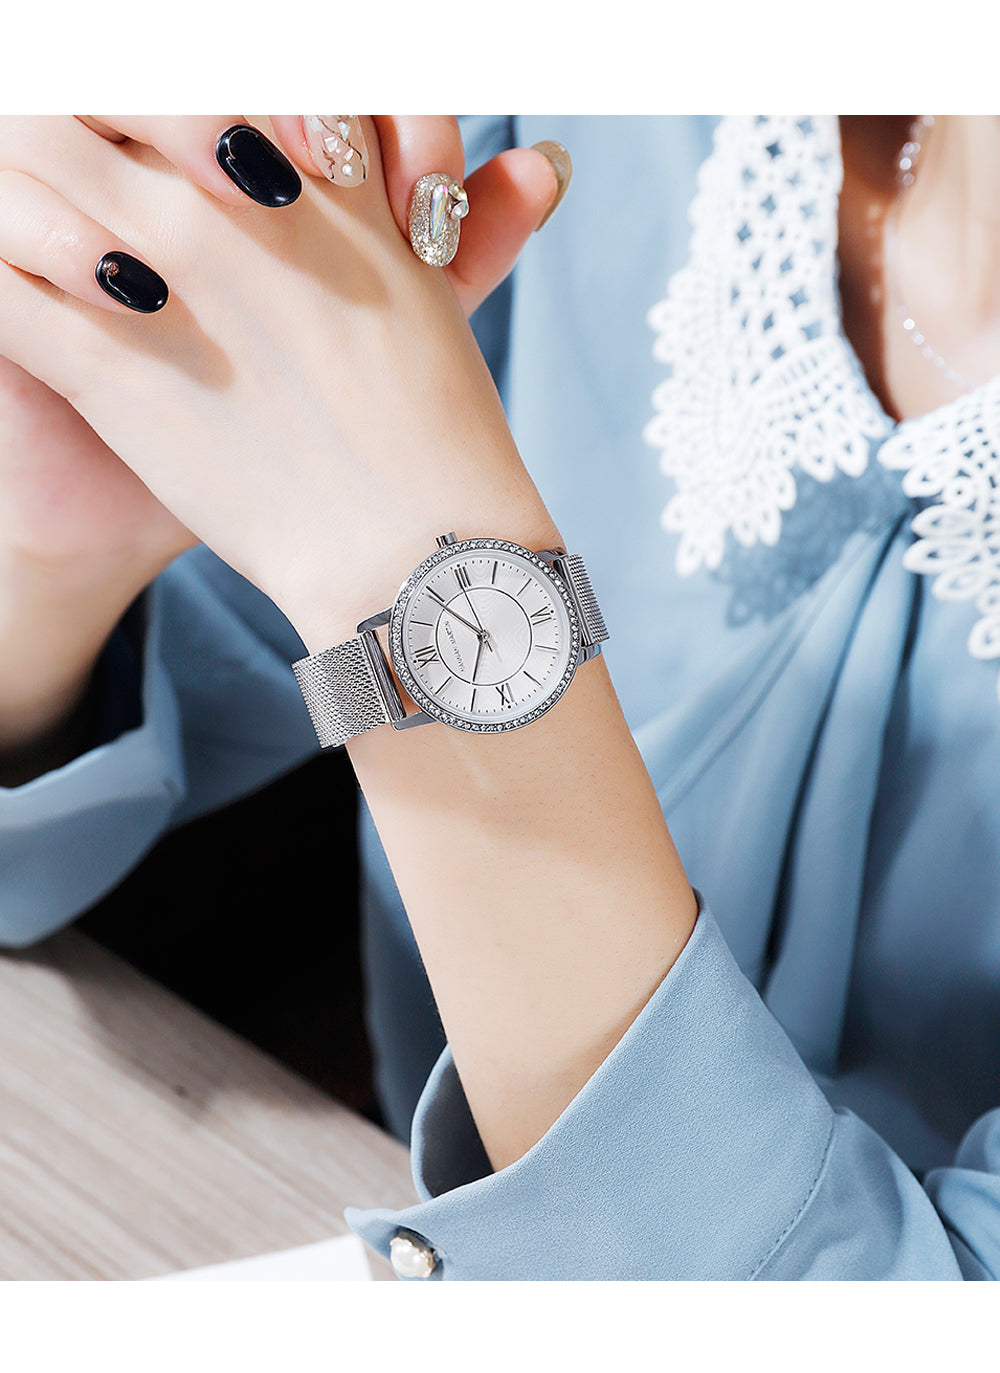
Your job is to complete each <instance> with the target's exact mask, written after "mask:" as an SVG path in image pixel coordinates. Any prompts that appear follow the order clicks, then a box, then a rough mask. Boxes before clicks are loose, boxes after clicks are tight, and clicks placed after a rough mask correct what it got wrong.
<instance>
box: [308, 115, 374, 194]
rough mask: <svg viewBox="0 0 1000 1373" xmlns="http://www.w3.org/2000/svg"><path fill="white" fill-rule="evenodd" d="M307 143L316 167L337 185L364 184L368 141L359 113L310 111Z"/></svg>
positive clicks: (366, 172)
mask: <svg viewBox="0 0 1000 1373" xmlns="http://www.w3.org/2000/svg"><path fill="white" fill-rule="evenodd" d="M302 124H303V128H304V130H305V135H306V142H307V143H308V144H309V151H310V152H311V153H312V155H313V160H314V161H315V163H316V166H317V167H318V168H319V169H320V171H321V172H322V173H323V175H324V176H325V177H327V178H328V179H329V180H330V181H332V182H333V184H334V185H335V186H360V185H361V183H362V181H364V179H365V177H366V176H367V175H368V144H367V143H366V142H365V134H364V130H363V129H362V127H361V119H360V117H359V116H358V115H356V114H307V115H303V118H302Z"/></svg>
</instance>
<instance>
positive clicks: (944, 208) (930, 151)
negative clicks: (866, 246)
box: [898, 115, 1000, 327]
mask: <svg viewBox="0 0 1000 1373" xmlns="http://www.w3.org/2000/svg"><path fill="white" fill-rule="evenodd" d="M918 137H920V142H921V144H922V147H921V150H920V153H919V155H918V161H917V165H916V167H915V174H914V182H913V185H912V186H909V187H907V188H905V189H903V190H902V192H901V194H900V201H899V221H898V222H899V231H900V235H901V237H902V238H903V239H904V241H905V242H906V244H907V245H910V246H911V247H913V248H916V249H917V250H918V251H919V253H920V256H921V257H925V258H927V259H929V260H931V261H933V262H935V264H936V267H937V270H938V271H939V273H940V279H941V288H942V291H947V292H948V293H949V294H952V293H954V298H957V299H960V300H961V301H962V302H963V304H964V307H965V310H966V317H967V319H968V320H969V323H970V324H973V325H974V326H979V327H989V326H990V325H997V324H998V323H1000V251H998V250H1000V119H997V118H995V117H993V116H989V115H986V116H981V115H940V116H938V117H936V118H935V120H934V124H933V126H932V127H931V128H929V129H925V130H923V133H922V136H921V135H918Z"/></svg>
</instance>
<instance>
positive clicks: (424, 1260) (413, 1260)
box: [389, 1230, 438, 1278]
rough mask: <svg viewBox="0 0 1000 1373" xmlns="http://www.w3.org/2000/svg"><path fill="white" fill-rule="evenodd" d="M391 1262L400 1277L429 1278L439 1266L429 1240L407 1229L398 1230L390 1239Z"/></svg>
mask: <svg viewBox="0 0 1000 1373" xmlns="http://www.w3.org/2000/svg"><path fill="white" fill-rule="evenodd" d="M389 1262H390V1263H391V1264H392V1267H393V1270H394V1272H395V1273H396V1276H397V1277H400V1278H429V1277H430V1275H431V1274H432V1273H433V1272H434V1269H435V1268H436V1267H437V1266H438V1261H437V1256H436V1255H435V1253H434V1250H433V1249H432V1248H431V1246H430V1245H429V1244H428V1243H427V1241H426V1240H422V1239H421V1238H420V1236H419V1235H414V1234H412V1233H411V1232H408V1231H406V1230H398V1231H397V1232H396V1234H395V1235H393V1237H392V1239H391V1240H390V1241H389Z"/></svg>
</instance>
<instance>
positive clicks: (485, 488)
mask: <svg viewBox="0 0 1000 1373" xmlns="http://www.w3.org/2000/svg"><path fill="white" fill-rule="evenodd" d="M99 120H100V123H101V125H102V127H103V128H105V129H107V128H109V127H113V126H114V125H115V124H116V123H123V122H124V121H114V120H112V119H111V118H109V117H105V116H100V117H99ZM228 122H229V121H228V120H227V119H226V118H225V117H222V118H220V119H219V120H215V121H207V122H206V123H204V125H203V122H202V121H201V120H200V119H199V120H196V121H193V122H188V121H185V122H184V127H183V129H180V130H178V127H177V125H178V122H177V121H161V122H159V123H157V122H155V121H143V122H142V123H143V126H142V127H141V128H140V127H138V125H137V124H130V125H128V126H127V127H126V128H125V129H120V130H119V132H122V133H126V134H139V133H142V134H143V135H144V136H145V137H146V138H148V139H150V141H151V142H152V141H156V142H158V143H159V144H161V145H163V147H165V148H167V149H168V150H169V151H170V153H171V154H172V156H173V158H174V159H176V162H184V163H185V164H186V165H187V166H188V168H189V170H190V169H192V168H193V166H194V162H195V161H196V160H197V159H196V158H195V156H194V154H193V153H192V151H191V148H192V146H193V145H196V144H198V140H199V139H200V138H202V137H203V136H204V135H205V134H206V132H207V129H208V127H209V125H211V127H212V128H213V130H214V127H215V124H217V123H221V124H223V125H224V126H225V125H227V124H228ZM12 124H13V125H14V128H13V129H12V128H11V127H10V125H8V128H7V130H6V137H5V139H4V142H5V143H6V147H5V148H4V149H0V152H2V154H3V162H5V163H6V167H5V169H4V170H0V186H2V190H3V194H2V197H0V205H2V209H0V257H3V258H4V259H6V261H7V262H9V263H11V267H10V268H9V269H6V270H4V271H2V272H0V351H2V352H3V353H5V354H6V355H7V356H8V357H10V358H11V359H13V360H14V361H16V362H17V363H18V364H19V365H20V366H22V367H24V368H25V369H26V370H27V371H29V372H30V373H31V374H32V375H34V376H35V377H37V378H39V379H40V380H41V381H43V382H44V383H45V384H47V385H48V386H50V387H51V388H52V389H54V390H56V391H57V392H58V393H59V394H60V395H63V396H66V397H67V398H68V399H69V400H70V401H71V403H72V404H73V405H74V407H75V408H76V409H77V410H78V411H79V412H80V413H81V414H82V415H83V416H84V417H85V418H86V419H87V420H88V421H89V422H90V423H91V424H92V426H93V427H94V429H95V430H96V431H97V432H98V433H99V434H100V435H101V437H102V438H103V439H104V441H105V442H106V443H107V444H108V445H109V446H110V447H111V448H113V450H114V451H115V452H116V453H118V454H119V455H120V456H121V457H122V458H123V459H124V460H125V461H126V462H127V463H128V465H129V466H130V467H131V468H132V469H133V471H135V472H136V474H137V475H138V476H139V477H140V478H141V479H142V481H143V482H144V483H145V485H146V486H147V487H148V488H149V490H150V491H151V492H152V493H153V494H154V495H155V496H156V497H157V498H158V499H159V500H160V501H162V503H164V504H165V505H166V506H167V507H168V508H170V509H171V510H172V511H173V512H174V515H175V517H176V518H177V519H178V520H179V521H180V522H181V524H182V525H183V526H184V527H186V528H190V529H192V530H193V532H194V533H195V534H196V535H197V536H199V537H202V538H204V539H205V541H206V542H208V543H209V544H210V545H211V546H212V547H214V548H215V549H216V551H218V552H219V553H220V554H221V555H222V556H223V557H224V558H226V560H227V561H229V562H231V563H232V564H233V565H234V566H236V567H237V568H238V569H239V570H241V571H243V572H245V573H246V575H248V576H249V577H250V578H251V580H253V581H255V582H256V583H257V584H258V585H259V586H261V587H262V588H263V589H264V590H265V591H266V592H268V594H270V595H271V596H272V597H273V598H274V599H275V600H276V601H277V602H278V604H279V605H282V606H283V608H285V609H286V611H287V612H288V613H289V614H290V615H291V618H292V619H293V622H295V623H297V625H298V626H299V628H300V631H301V632H304V633H307V634H310V633H312V632H313V628H314V626H315V630H316V632H317V633H318V634H319V635H320V638H323V637H325V635H326V632H327V624H328V623H329V619H328V617H329V613H330V612H329V607H330V606H331V605H337V606H339V607H340V608H341V609H342V611H343V614H342V615H337V616H336V619H337V625H338V629H339V628H340V627H341V626H346V627H347V628H353V625H352V624H348V621H349V620H351V618H352V617H353V616H354V615H355V612H356V611H359V612H362V613H367V612H368V610H370V609H371V608H372V607H371V605H370V601H369V597H370V596H371V595H373V594H374V595H376V599H384V598H385V597H389V598H390V599H391V593H392V592H393V591H394V589H395V586H396V584H397V583H398V580H399V578H400V576H401V575H402V574H403V572H405V571H406V570H407V567H408V565H409V563H410V562H411V561H414V560H416V559H417V558H418V557H419V555H420V554H421V553H422V552H423V551H424V550H425V549H426V547H427V546H428V541H429V540H432V539H433V535H434V533H436V532H440V531H441V530H442V529H444V528H446V527H450V525H451V523H454V522H455V518H456V516H462V517H463V518H464V517H468V518H470V519H472V520H473V521H475V520H478V519H480V518H482V519H484V520H487V521H488V522H489V524H490V525H492V524H493V522H494V520H495V518H496V516H497V514H499V516H500V518H506V508H510V519H511V527H513V528H515V529H516V528H517V526H518V524H519V523H520V522H521V521H523V520H524V519H525V518H526V520H527V528H526V529H525V531H524V532H525V534H526V536H528V535H531V536H534V535H535V534H536V531H537V530H538V528H539V527H540V526H542V525H544V526H546V527H549V526H548V521H547V520H546V519H545V517H544V514H543V512H542V510H541V506H540V502H538V501H537V497H535V496H534V492H533V488H532V487H531V485H530V482H528V481H527V478H526V476H525V474H524V472H523V469H522V468H521V465H520V462H519V459H518V458H517V455H516V452H515V450H514V448H513V444H512V442H511V440H510V437H509V433H508V431H507V428H506V424H505V421H504V419H503V414H502V410H501V408H500V406H499V403H498V400H497V398H496V395H495V392H494V391H493V388H492V384H491V383H490V380H489V378H488V375H487V373H486V370H485V367H484V365H483V363H482V359H481V358H480V356H479V354H478V350H477V349H476V348H475V345H474V343H473V341H472V339H471V335H470V334H469V332H468V330H467V327H466V325H465V322H464V319H463V315H462V308H461V306H460V305H459V302H458V300H457V299H456V296H455V293H454V291H453V289H452V286H451V284H450V281H449V279H448V278H447V277H446V276H445V274H444V273H442V272H440V271H438V270H435V269H431V268H428V267H426V266H425V265H424V264H422V263H420V262H419V261H418V260H417V259H416V257H415V256H414V254H413V253H412V251H411V250H410V247H409V244H408V243H407V242H406V240H405V239H404V238H403V236H402V234H401V232H400V228H399V222H398V220H399V209H398V207H396V206H394V205H393V204H392V203H391V202H390V199H389V191H388V187H387V183H386V181H385V179H384V177H383V172H382V163H381V158H380V153H379V135H378V131H377V130H376V127H375V125H374V124H372V123H367V125H366V128H367V137H368V142H369V146H370V149H371V162H370V171H369V176H368V178H367V180H366V181H365V183H364V184H363V185H362V186H360V187H359V188H357V189H353V190H349V191H345V190H341V189H340V188H338V187H334V186H330V185H329V184H327V183H325V182H320V180H319V178H318V176H313V177H312V178H311V179H309V178H307V180H306V183H305V186H304V189H303V191H302V194H301V197H300V198H297V199H296V200H295V202H294V203H292V204H288V205H285V206H284V207H282V208H264V207H263V206H261V205H259V204H254V203H253V202H252V201H251V200H250V199H249V198H248V197H247V196H246V195H245V194H243V192H241V191H238V190H237V189H236V187H235V186H231V185H227V186H226V187H224V188H223V189H222V192H221V193H220V190H219V187H218V186H217V185H213V186H212V187H211V193H210V194H206V193H205V189H207V188H203V187H202V185H201V182H205V181H207V180H208V179H209V178H208V174H207V173H206V172H205V170H204V164H205V162H206V160H207V157H206V150H205V148H204V146H203V145H199V147H198V157H199V158H200V159H201V162H200V164H199V171H198V175H199V178H200V181H199V184H194V183H193V181H192V180H190V179H189V178H188V177H186V176H180V175H178V168H177V165H176V162H175V161H171V162H168V161H167V160H166V159H165V157H164V156H163V155H162V154H161V153H160V152H158V151H157V150H156V149H154V148H152V147H149V146H145V145H142V144H139V143H137V142H135V141H130V142H128V143H126V144H125V145H124V146H123V147H118V146H116V145H115V144H113V143H112V142H110V141H108V140H107V139H106V138H105V137H103V136H101V135H100V134H97V133H95V132H94V131H93V130H91V129H89V128H87V127H85V126H84V125H83V124H82V123H80V122H79V121H75V120H56V121H52V122H50V123H47V124H44V126H43V127H40V121H37V120H22V121H12ZM396 127H397V140H396V145H395V147H396V150H397V152H396V154H394V155H395V156H396V162H397V164H398V165H401V166H405V165H406V158H407V157H410V158H411V159H412V158H414V157H415V156H416V154H415V153H414V151H413V149H414V147H416V146H418V144H415V143H414V141H413V137H414V135H413V131H412V129H411V130H410V131H409V133H407V129H406V126H405V125H402V124H401V125H400V126H396ZM429 127H432V131H433V132H434V133H435V137H436V138H437V139H438V140H439V143H438V147H437V148H436V149H435V153H436V155H437V156H438V157H440V158H441V159H442V161H443V164H444V165H440V164H439V166H438V167H435V168H433V169H434V170H439V169H440V170H445V171H448V172H452V171H453V170H455V171H456V172H457V173H458V174H460V171H461V169H460V165H459V159H460V145H459V143H458V135H457V129H456V128H455V126H454V125H453V124H451V123H450V122H449V121H432V123H431V126H429ZM216 136H217V135H216ZM449 139H451V140H453V141H454V146H453V147H452V148H451V150H450V152H449V149H448V147H446V146H445V143H446V142H447V140H449ZM186 140H190V142H189V141H186ZM211 150H212V145H211V140H210V147H209V150H208V151H209V152H211ZM293 152H295V155H296V159H297V160H299V159H300V158H301V157H303V156H304V154H303V153H302V151H301V150H298V151H296V150H294V149H293ZM513 160H514V161H515V162H516V161H518V160H520V162H521V163H524V162H525V160H527V161H528V162H529V163H530V164H531V166H532V167H533V168H534V171H533V172H532V173H531V176H530V177H529V178H528V180H529V181H530V180H531V178H532V177H534V178H535V180H536V182H537V183H538V186H539V187H541V186H542V185H543V184H544V183H545V181H547V182H548V186H549V191H550V192H552V191H553V189H554V184H555V183H554V178H553V177H552V173H551V170H549V169H547V166H546V163H545V159H543V158H541V157H540V155H539V154H537V153H533V152H530V151H523V152H522V153H520V154H518V155H516V156H515V157H514V159H513ZM510 165H512V155H507V163H505V164H504V166H505V168H506V169H507V170H506V171H505V172H504V174H503V175H501V174H500V172H499V169H498V168H494V170H493V171H492V172H491V173H490V175H491V176H492V177H493V183H492V184H493V186H494V193H495V196H496V197H499V199H500V200H502V199H503V195H502V194H501V192H500V190H498V189H497V188H498V187H502V186H503V185H504V178H505V176H506V177H507V181H506V184H507V187H508V190H507V191H506V192H504V193H503V194H506V195H507V196H508V200H509V199H510V192H509V187H510V186H511V185H513V184H515V183H514V182H513V181H512V180H511V178H510V176H509V175H507V173H508V172H509V170H510ZM425 169H426V168H425ZM539 172H540V173H541V175H540V176H538V175H537V173H539ZM220 175H221V173H220ZM223 179H225V178H223ZM404 180H405V176H404V174H403V173H402V172H398V171H397V174H396V184H397V186H398V187H401V186H402V185H403V184H404ZM483 184H484V185H488V181H484V183H483ZM470 185H471V179H470ZM486 200H487V204H489V203H490V198H489V195H487V197H486ZM538 203H540V204H541V205H542V212H543V213H544V206H545V203H546V202H545V198H544V197H540V198H539V202H538ZM477 208H479V213H480V215H483V213H484V212H483V210H482V208H481V207H474V209H473V215H472V216H470V217H469V220H468V221H467V225H471V224H472V223H473V216H474V215H475V214H476V210H477ZM534 217H535V214H534V210H533V211H532V214H531V215H530V216H527V217H526V218H525V217H524V216H522V218H521V221H520V222H521V225H522V228H525V227H526V223H527V221H528V220H530V219H533V218H534ZM518 232H520V230H519V231H518ZM463 237H464V238H465V240H466V243H465V247H466V248H468V245H469V238H470V235H469V231H468V227H466V230H465V233H464V235H463ZM502 238H503V236H502V235H501V239H500V240H497V239H494V240H492V243H491V240H490V235H489V232H488V228H487V226H484V227H483V230H482V232H481V234H480V238H479V240H478V242H479V243H480V245H485V246H482V247H481V249H480V251H479V257H478V261H479V262H480V263H481V264H482V263H487V262H488V263H492V266H491V268H490V271H491V272H495V270H496V266H497V263H498V262H499V261H500V259H501V258H502V257H505V255H506V253H507V249H505V248H502V249H498V248H497V247H496V243H497V241H502ZM471 241H472V245H473V247H475V245H476V242H477V240H476V238H475V237H473V238H472V240H471ZM508 241H509V240H508ZM108 254H111V255H113V257H112V259H111V260H112V261H113V262H114V263H121V264H123V266H122V268H121V270H120V271H119V273H118V275H117V282H114V281H113V282H112V283H111V284H112V285H116V284H117V283H121V282H122V281H123V280H124V282H125V291H124V292H122V293H119V298H117V299H116V298H115V296H114V295H112V294H108V293H107V291H106V289H102V285H101V283H100V282H99V281H98V280H97V278H96V276H95V267H96V265H97V263H98V262H99V261H101V260H102V259H106V258H107V255H108ZM491 254H492V256H491ZM123 255H124V256H123ZM471 261H472V264H473V265H472V268H471V270H470V268H469V267H468V266H467V265H463V264H464V263H465V259H464V258H463V254H462V253H461V252H460V254H459V257H458V258H457V259H456V270H454V271H453V272H452V273H451V280H455V281H457V282H458V283H459V285H460V287H461V289H463V290H464V292H465V301H464V303H465V304H466V305H469V304H471V303H474V301H475V299H476V298H477V296H478V295H479V294H480V293H481V291H482V289H483V282H484V276H483V273H482V272H479V271H477V269H476V267H475V262H476V261H477V257H476V255H475V253H474V254H473V256H472V259H471ZM135 262H137V263H138V264H140V266H139V267H135V268H133V267H132V266H131V265H130V264H131V263H135ZM143 265H144V266H145V267H146V268H147V269H152V271H149V270H147V271H146V272H145V273H143V272H142V271H141V267H142V266H143ZM153 273H155V274H156V276H154V275H153ZM130 276H131V277H132V278H134V280H135V281H137V282H138V290H139V292H140V294H141V293H142V292H146V293H147V294H148V291H149V288H150V282H151V281H152V282H153V283H154V295H155V294H156V288H155V281H156V279H157V277H159V278H162V279H163V281H164V282H166V283H169V287H170V293H171V298H170V299H169V301H168V302H167V305H166V306H165V308H163V309H161V310H159V311H158V312H156V313H150V314H142V315H138V314H136V313H135V312H134V311H133V310H130V309H128V308H126V306H125V305H124V304H121V303H119V301H120V299H122V298H124V299H128V292H129V290H130V289H132V287H131V286H130V282H129V278H130ZM104 285H105V287H106V286H107V285H108V283H107V282H105V284H104ZM133 303H135V302H134V301H133ZM139 303H140V304H141V305H142V306H143V307H144V308H145V307H147V306H148V304H149V301H148V300H147V299H145V298H144V299H143V300H141V301H140V302H139ZM456 496H457V497H458V499H456ZM498 497H499V498H500V505H501V509H500V511H499V512H497V511H496V500H497V498H498ZM525 502H526V508H522V507H523V506H524V505H525ZM451 512H455V513H454V514H452V513H451ZM491 512H492V516H493V518H492V519H491ZM459 522H463V520H460V521H459ZM348 606H349V607H350V609H349V610H348V609H347V607H348ZM374 608H378V606H377V605H376V606H375V607H374ZM316 621H321V622H322V628H321V627H320V624H318V623H316ZM330 628H331V629H332V624H331V625H330Z"/></svg>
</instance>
